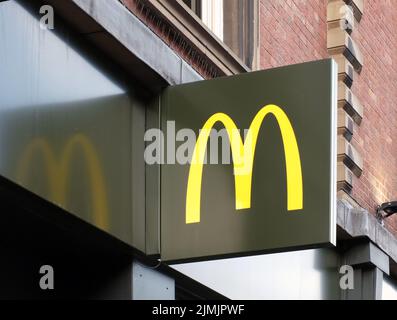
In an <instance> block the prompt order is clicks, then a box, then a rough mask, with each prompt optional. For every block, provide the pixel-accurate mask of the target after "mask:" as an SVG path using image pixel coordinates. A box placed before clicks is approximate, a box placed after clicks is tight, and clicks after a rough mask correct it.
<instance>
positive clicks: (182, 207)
mask: <svg viewBox="0 0 397 320" xmlns="http://www.w3.org/2000/svg"><path fill="white" fill-rule="evenodd" d="M336 70H337V67H336V63H335V62H334V61H333V60H322V61H316V62H311V63H305V64H300V65H294V66H288V67H283V68H277V69H271V70H266V71H259V72H252V73H249V74H244V75H237V76H232V77H225V78H219V79H215V80H209V81H201V82H196V83H191V84H186V85H180V86H175V87H171V88H169V89H167V90H166V91H165V92H164V94H163V95H162V98H161V101H162V123H163V126H165V123H166V122H167V121H174V122H175V124H176V126H177V128H176V129H177V130H178V129H182V128H191V129H193V130H194V131H195V132H196V134H197V136H198V139H197V140H196V145H195V148H194V152H193V156H192V159H191V162H190V163H188V164H164V165H162V166H161V188H160V190H161V255H162V259H163V260H165V261H171V262H172V261H173V262H179V261H186V260H200V259H208V258H213V257H218V258H219V257H228V256H241V255H250V254H258V253H267V252H277V251H285V250H297V249H305V248H314V247H321V246H329V245H332V244H335V240H336V218H335V215H336V213H335V211H336V177H335V176H336V146H335V144H336V126H337V125H336V105H337V92H336V90H337V89H336V88H337V71H336ZM212 129H218V130H220V129H224V130H226V133H227V137H228V140H229V144H230V146H229V148H230V150H231V155H232V162H231V163H230V164H205V157H206V154H207V153H208V152H209V148H208V140H209V132H210V131H211V130H212ZM236 132H237V133H236ZM243 132H245V135H244V134H243ZM218 152H219V151H218Z"/></svg>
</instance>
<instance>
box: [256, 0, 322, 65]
mask: <svg viewBox="0 0 397 320" xmlns="http://www.w3.org/2000/svg"><path fill="white" fill-rule="evenodd" d="M326 3H327V1H324V0H322V1H319V0H305V1H302V0H260V1H259V14H260V17H259V21H260V24H259V25H260V65H261V68H263V69H267V68H272V67H278V66H283V65H288V64H296V63H301V62H306V61H312V60H318V59H323V58H327V57H328V52H327V4H326Z"/></svg>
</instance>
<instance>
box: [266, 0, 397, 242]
mask: <svg viewBox="0 0 397 320" xmlns="http://www.w3.org/2000/svg"><path fill="white" fill-rule="evenodd" d="M327 3H328V1H326V0H321V1H319V0H260V59H261V61H260V65H261V68H263V69H267V68H272V67H277V66H282V65H288V64H292V63H300V62H305V61H310V60H316V59H322V58H327V57H329V54H328V52H327ZM364 3H365V13H364V14H363V16H362V20H361V21H360V23H356V24H355V28H354V32H353V33H352V38H353V39H354V40H355V42H356V43H357V45H358V46H359V48H360V50H361V52H362V54H363V57H364V65H363V69H362V72H361V74H360V75H358V74H356V75H355V77H354V85H353V87H352V92H353V93H354V94H355V95H356V96H357V98H358V99H359V100H360V102H361V104H362V105H363V106H364V118H363V121H362V124H361V125H360V126H357V125H356V126H355V132H354V135H353V139H352V142H351V143H352V145H353V146H354V147H355V148H356V149H357V151H359V153H360V154H361V156H362V158H363V160H364V166H363V173H362V175H361V177H359V178H358V177H356V176H354V175H353V186H354V187H353V189H352V192H351V197H352V198H353V199H354V200H355V201H357V203H358V204H359V205H360V206H362V207H363V208H365V209H367V210H368V211H370V212H371V213H375V210H376V206H377V205H378V204H380V203H382V202H386V201H390V200H394V199H397V125H395V124H397V6H396V3H395V1H394V0H376V1H368V0H367V1H364ZM386 225H387V227H388V228H389V229H390V230H391V231H392V232H393V233H394V234H397V218H391V219H388V220H387V222H386Z"/></svg>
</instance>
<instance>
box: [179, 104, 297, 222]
mask: <svg viewBox="0 0 397 320" xmlns="http://www.w3.org/2000/svg"><path fill="white" fill-rule="evenodd" d="M269 114H272V115H273V116H274V117H275V118H276V120H277V122H278V125H279V128H280V132H281V136H282V139H283V144H284V153H285V163H286V175H287V197H288V198H287V209H288V211H294V210H301V209H303V179H302V167H301V160H300V154H299V148H298V143H297V140H296V137H295V132H294V129H293V127H292V124H291V122H290V120H289V119H288V116H287V115H286V114H285V112H284V111H283V110H282V109H281V108H280V107H278V106H276V105H267V106H265V107H263V108H262V109H261V110H260V111H259V112H258V113H257V115H256V116H255V118H254V119H253V121H252V123H251V126H250V128H249V130H248V132H247V135H246V139H245V142H243V140H242V138H241V135H240V132H239V130H238V129H237V126H236V124H235V123H234V121H233V120H232V119H231V118H230V117H229V116H228V115H226V114H224V113H217V114H214V115H213V116H212V117H210V118H209V119H208V120H207V122H206V123H205V124H204V126H203V128H202V130H201V131H200V135H199V137H198V139H197V142H196V146H195V150H194V153H193V158H192V163H191V166H190V171H189V178H188V185H187V195H186V223H187V224H191V223H199V222H200V206H201V184H202V176H203V164H204V158H205V153H206V149H207V144H208V139H209V136H210V132H211V129H212V128H213V127H214V125H215V124H216V123H217V122H221V123H222V124H223V125H224V127H225V129H226V132H227V134H228V137H229V140H230V146H231V151H232V158H233V164H234V174H235V195H236V210H242V209H249V208H250V207H251V187H252V169H253V163H254V157H255V149H256V145H257V140H258V135H259V131H260V128H261V125H262V123H263V121H264V119H265V118H266V116H267V115H269Z"/></svg>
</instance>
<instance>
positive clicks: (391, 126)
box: [352, 0, 397, 234]
mask: <svg viewBox="0 0 397 320" xmlns="http://www.w3.org/2000/svg"><path fill="white" fill-rule="evenodd" d="M396 32H397V7H396V2H395V1H394V0H376V1H368V0H367V1H365V14H364V15H363V17H362V20H361V22H360V24H358V25H357V26H356V29H355V31H354V34H353V38H354V39H355V40H356V42H357V43H358V44H359V46H360V49H361V51H362V54H363V56H364V66H363V71H362V72H361V75H360V76H358V77H356V78H355V80H354V87H353V92H354V93H355V94H356V96H357V97H358V98H359V99H360V101H361V103H362V104H363V106H364V109H365V111H364V119H363V122H362V125H361V126H360V127H359V128H357V131H356V133H355V135H354V138H353V142H352V143H353V145H354V146H355V147H356V148H357V150H358V151H359V152H361V154H362V156H363V160H364V170H363V174H362V177H361V178H359V179H358V178H354V179H355V181H354V188H353V194H352V196H353V197H354V198H355V199H356V200H357V201H358V203H359V204H360V205H361V206H362V207H364V208H365V209H367V210H369V211H371V212H374V211H375V208H376V206H377V205H378V204H379V203H382V202H385V201H390V200H393V199H397V126H396V125H395V124H397V35H396ZM388 222H389V223H388V224H387V225H388V227H389V229H391V230H392V231H393V232H394V233H395V234H397V219H396V218H394V219H389V220H388Z"/></svg>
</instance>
